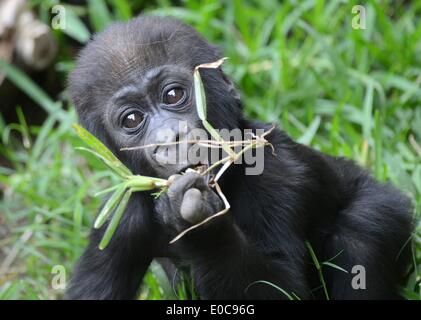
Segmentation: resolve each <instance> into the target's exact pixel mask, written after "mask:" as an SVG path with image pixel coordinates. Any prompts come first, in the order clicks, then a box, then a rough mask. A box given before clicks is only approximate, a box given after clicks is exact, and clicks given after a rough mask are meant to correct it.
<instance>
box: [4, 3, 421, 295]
mask: <svg viewBox="0 0 421 320" xmlns="http://www.w3.org/2000/svg"><path fill="white" fill-rule="evenodd" d="M31 2H32V3H33V5H34V7H35V9H36V10H38V11H39V13H40V16H41V17H42V18H43V19H44V20H45V21H49V19H50V17H49V15H48V12H49V8H50V5H52V4H56V3H58V1H56V0H48V1H39V0H33V1H31ZM88 2H89V5H88V6H86V7H78V6H69V7H68V9H69V10H68V11H67V15H68V17H69V18H68V21H67V24H68V28H67V29H66V31H65V32H64V33H62V32H59V31H57V32H56V35H57V38H58V40H59V42H60V47H61V50H60V59H59V61H58V63H57V65H56V69H57V72H60V73H61V74H62V76H63V84H64V78H65V75H66V73H67V72H68V71H69V70H70V69H71V68H72V66H73V62H72V59H73V57H72V56H71V55H70V54H69V53H68V52H67V51H66V48H67V43H68V41H69V37H70V38H73V39H74V40H76V41H78V42H80V43H81V44H82V43H85V42H86V41H87V39H88V37H89V31H88V30H89V28H87V27H86V26H85V25H84V23H83V22H82V19H81V18H82V17H87V18H88V19H87V21H89V22H90V25H91V30H93V31H100V30H102V29H103V28H104V27H105V26H106V25H107V24H109V23H110V22H111V21H113V20H116V19H120V20H127V19H128V18H130V17H131V16H132V15H133V14H134V12H139V10H143V11H145V12H148V13H150V14H155V15H164V14H165V15H172V16H176V17H178V18H180V19H182V20H184V21H185V22H187V23H189V24H191V25H193V26H194V27H195V28H196V29H198V30H199V31H200V32H201V33H202V34H204V35H205V36H206V37H207V38H208V39H209V40H210V41H212V42H214V43H216V44H218V45H220V47H221V48H222V50H223V52H224V56H228V57H230V60H229V62H228V63H227V64H226V65H224V70H225V71H226V72H227V73H228V74H229V75H230V76H231V77H233V78H234V80H235V81H236V83H237V85H238V88H239V90H240V92H241V95H242V99H243V102H244V110H245V112H246V114H247V115H248V116H250V117H253V118H257V119H260V120H263V121H270V122H276V123H279V124H280V126H281V127H282V128H283V129H284V130H285V131H287V132H288V133H289V134H290V135H291V136H293V137H294V138H295V139H297V140H298V141H300V142H302V143H305V144H308V145H311V146H313V147H314V148H316V149H319V150H321V151H323V152H326V153H328V154H331V155H337V156H346V157H349V158H352V159H354V160H355V161H357V162H358V163H360V164H361V165H363V166H365V167H366V168H368V169H369V170H371V171H372V172H373V175H375V176H376V178H378V179H379V180H382V181H386V180H388V181H391V182H392V183H393V184H395V185H396V186H398V187H399V188H400V189H402V190H403V191H404V192H405V193H406V194H408V195H409V196H410V197H411V199H412V201H413V203H414V205H415V208H416V210H415V212H414V215H416V216H418V217H419V216H420V212H421V147H420V145H421V24H420V23H419V21H421V4H420V3H418V2H415V1H413V2H408V1H387V0H385V1H374V0H371V1H365V4H364V6H365V8H366V12H367V29H366V30H354V29H353V28H351V20H352V18H353V15H352V14H351V8H352V5H354V4H356V3H354V1H325V0H305V1H293V0H290V1H284V2H282V4H281V5H280V4H279V1H275V0H267V1H253V0H246V1H239V0H233V1H228V0H226V1H202V2H198V1H193V0H186V1H183V6H182V7H181V6H171V4H170V1H156V3H153V4H150V5H147V6H146V5H144V4H137V3H138V2H136V4H134V3H135V2H133V3H132V2H131V1H127V0H109V1H106V4H107V5H104V4H105V3H104V1H103V0H95V1H94V0H91V1H88ZM157 8H159V9H157ZM274 8H275V9H274ZM0 70H1V71H3V72H5V73H6V74H7V76H8V78H9V80H10V81H12V82H13V83H14V84H15V85H16V86H17V87H18V88H19V89H20V90H22V92H23V93H25V94H26V95H28V96H29V97H31V98H32V99H33V100H34V101H35V102H36V103H37V105H39V107H40V108H44V109H45V110H46V111H47V112H48V114H49V116H48V118H47V119H46V121H45V122H44V124H43V125H42V126H40V127H37V126H28V125H27V122H28V121H25V119H24V116H23V115H22V114H20V115H19V117H18V118H19V119H20V123H18V124H13V125H10V124H9V125H8V124H6V123H5V122H4V121H3V119H2V117H0V135H1V139H2V140H1V144H0V154H1V155H2V157H4V158H6V159H8V162H9V164H11V165H10V166H2V167H0V188H1V190H2V191H3V196H2V198H1V199H0V223H2V226H1V227H0V248H2V251H1V253H0V298H3V299H5V298H9V299H10V298H20V299H49V298H59V297H61V294H62V292H61V291H60V290H54V289H52V287H51V285H50V284H51V280H52V277H53V276H54V275H53V274H51V268H52V266H53V265H64V266H65V268H66V270H68V274H67V276H69V275H70V273H71V270H72V266H73V264H74V262H75V260H76V259H77V258H78V256H79V255H80V254H81V252H82V250H83V248H84V246H85V245H86V239H87V235H88V230H89V227H90V226H92V224H93V219H94V217H95V214H96V213H97V210H98V207H99V205H100V203H99V202H98V200H97V199H96V198H94V197H93V195H94V194H95V193H96V192H97V191H99V190H101V189H103V188H104V187H106V186H108V185H110V183H115V182H116V181H113V179H114V178H113V177H111V176H109V174H108V173H107V171H106V170H105V169H104V167H103V166H101V164H99V163H98V162H97V161H96V160H95V159H94V158H88V160H85V158H84V157H82V156H81V155H80V154H79V153H78V152H76V151H75V150H74V147H76V146H77V145H78V142H77V138H76V137H75V135H74V133H73V130H71V123H73V122H75V121H77V119H76V116H75V112H74V109H73V108H72V106H69V105H68V101H67V99H66V94H65V92H64V93H63V94H60V95H58V97H59V98H58V99H57V101H53V100H52V99H51V98H49V97H48V96H47V95H46V94H45V93H43V91H42V90H41V89H40V88H38V87H37V85H36V84H35V83H33V82H32V81H31V80H30V79H29V78H28V77H27V76H25V74H23V73H22V72H19V71H18V70H16V68H14V67H13V66H10V65H7V64H5V63H0ZM19 110H20V109H19V108H18V109H17V112H18V113H19V112H20V111H19ZM1 234H2V235H1ZM413 243H414V250H413V264H412V269H411V271H410V276H409V278H408V282H407V283H406V284H405V286H404V287H403V288H402V290H403V292H404V294H405V296H406V297H407V298H410V299H421V288H420V281H421V225H420V224H418V226H417V230H416V233H415V234H414V237H413ZM5 262H7V263H5ZM2 266H3V267H4V268H3V273H2ZM144 282H145V285H144V286H143V289H142V292H141V294H140V297H141V298H145V299H162V298H168V297H174V291H173V290H172V289H171V280H170V281H168V279H166V278H165V276H164V275H163V273H162V270H160V269H159V266H157V265H154V266H153V267H152V268H151V270H150V272H149V273H148V275H147V276H146V278H145V280H144ZM175 292H181V293H178V294H179V295H180V297H181V298H183V297H184V298H185V297H187V295H185V294H184V293H183V291H177V290H175Z"/></svg>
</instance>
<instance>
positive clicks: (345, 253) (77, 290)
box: [67, 17, 413, 299]
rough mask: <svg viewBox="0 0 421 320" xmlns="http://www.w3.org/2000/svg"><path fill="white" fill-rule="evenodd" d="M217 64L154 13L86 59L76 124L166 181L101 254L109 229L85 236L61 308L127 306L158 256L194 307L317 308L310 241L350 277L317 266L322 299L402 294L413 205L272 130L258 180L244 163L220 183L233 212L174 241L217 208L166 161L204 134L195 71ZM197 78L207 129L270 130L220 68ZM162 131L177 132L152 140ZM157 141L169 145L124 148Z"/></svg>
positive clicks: (201, 44) (115, 32)
mask: <svg viewBox="0 0 421 320" xmlns="http://www.w3.org/2000/svg"><path fill="white" fill-rule="evenodd" d="M219 58H221V55H220V53H219V51H218V50H217V49H216V48H215V47H214V46H212V45H210V44H209V43H207V42H206V41H205V40H204V39H203V38H202V37H201V36H200V35H199V34H198V33H197V32H196V31H194V30H193V29H192V28H191V27H189V26H187V25H185V24H183V23H181V22H180V21H177V20H175V19H171V18H163V17H139V18H137V19H134V20H132V21H130V22H128V23H116V24H114V25H112V26H110V27H109V28H108V29H107V30H106V31H104V32H103V33H101V34H99V35H97V36H95V38H94V39H93V40H92V41H91V42H90V43H89V44H88V45H87V47H86V48H85V49H83V51H82V53H81V55H80V57H79V59H78V62H77V67H76V69H75V71H74V72H73V73H72V74H71V76H70V81H69V91H70V94H71V97H72V100H73V102H74V104H75V106H76V109H77V112H78V114H79V117H80V121H81V123H82V124H83V125H84V126H85V127H86V128H87V129H88V130H89V131H90V132H92V133H93V134H95V135H96V136H97V137H98V138H99V139H101V141H103V142H104V143H105V144H106V145H107V146H108V147H109V148H110V149H111V150H112V151H113V152H114V154H116V156H117V157H118V158H119V159H121V160H122V161H123V162H124V163H125V164H126V165H127V166H128V167H129V168H130V169H131V170H132V172H134V173H136V174H142V175H148V176H156V177H163V178H170V180H172V184H171V186H170V188H169V190H168V191H167V192H165V193H163V194H162V195H161V196H160V197H159V198H158V199H154V197H153V196H152V195H151V194H150V193H148V192H136V193H134V194H133V195H132V197H131V199H130V201H129V204H128V206H127V209H126V212H125V213H124V215H123V218H122V220H121V222H120V224H119V226H118V228H117V230H116V233H115V235H114V236H113V238H112V240H111V242H110V244H109V246H108V247H107V248H106V249H105V250H103V251H101V250H99V249H98V243H99V241H100V240H101V238H102V235H103V233H104V229H105V228H106V226H104V227H102V228H101V229H99V230H92V233H91V237H90V243H89V246H88V248H87V249H86V251H85V252H84V254H83V255H82V257H81V258H80V261H79V263H78V265H77V268H76V270H75V272H74V275H73V278H72V281H71V286H70V288H69V290H68V292H67V296H68V298H70V299H130V298H134V297H136V293H137V291H138V288H139V285H140V283H141V281H142V278H143V276H144V274H145V272H146V270H147V268H148V266H149V264H150V262H151V261H152V259H154V258H158V257H159V258H165V259H167V260H168V261H172V262H173V263H175V265H176V266H177V267H182V268H185V269H188V270H189V271H190V274H191V277H192V278H193V282H194V285H195V290H196V292H197V294H198V295H199V297H200V298H202V299H244V298H246V299H250V298H251V299H285V298H287V295H285V294H284V293H283V292H281V291H280V290H276V289H275V287H274V286H271V285H268V284H267V283H268V282H270V283H272V284H274V285H275V286H278V287H280V288H282V289H283V290H284V292H286V293H287V294H288V295H292V296H294V295H295V296H298V297H300V298H301V299H313V298H316V299H323V298H325V293H324V290H323V289H321V286H320V279H319V276H318V272H317V270H316V268H315V266H314V264H313V260H312V258H311V255H310V253H309V244H310V245H311V248H312V249H313V250H314V252H315V254H316V256H317V258H318V260H319V261H326V260H329V259H332V258H333V257H335V258H334V260H333V261H332V262H333V263H335V264H336V265H339V266H340V267H342V268H344V269H345V270H347V271H348V273H345V272H342V271H340V270H337V269H334V268H330V267H329V266H325V268H324V269H323V276H324V279H325V280H326V287H327V292H328V294H329V296H330V298H332V299H392V298H399V295H398V290H399V284H400V281H401V280H402V277H403V276H404V275H405V272H406V271H407V267H408V260H409V259H408V257H409V252H410V248H409V246H408V245H406V244H407V243H408V239H409V238H410V235H411V232H412V228H413V224H412V219H411V207H410V203H409V201H408V199H407V198H406V197H404V196H403V195H401V194H400V193H399V192H398V191H397V190H396V189H395V188H393V187H392V186H390V185H389V184H382V183H378V182H376V181H374V179H373V178H372V177H370V175H369V174H368V173H366V172H365V171H364V170H363V169H361V168H359V167H358V166H356V165H355V164H354V163H352V162H351V161H348V160H345V159H343V158H334V157H331V156H327V155H324V154H321V153H319V152H317V151H315V150H313V149H311V148H308V147H306V146H303V145H300V144H298V143H295V142H294V141H292V140H291V139H290V138H289V137H288V136H287V135H286V134H285V133H284V132H282V131H280V130H273V131H272V132H271V133H270V134H269V135H268V136H267V137H266V138H267V139H268V141H270V143H271V144H272V146H273V150H272V148H269V147H266V148H264V149H261V150H262V151H263V152H264V158H263V160H262V161H263V168H264V170H263V172H262V173H261V174H260V175H246V174H245V169H246V167H247V165H246V164H235V165H233V166H231V167H230V168H229V169H228V170H227V171H226V172H225V173H224V174H223V175H222V178H221V179H220V181H219V184H220V187H221V189H222V190H223V193H224V194H225V196H226V198H227V199H228V202H229V203H230V205H231V208H230V210H229V212H228V213H227V214H226V215H223V216H221V217H217V218H215V219H213V220H212V221H210V222H209V223H206V224H204V225H203V226H201V227H199V228H197V229H195V230H192V231H191V232H190V233H188V234H186V235H185V236H184V237H182V238H181V239H180V240H178V241H176V242H175V243H173V244H169V241H170V240H171V239H173V237H175V236H176V235H177V234H179V233H180V232H181V231H183V230H185V229H186V228H188V227H190V226H192V225H194V224H196V223H198V222H201V221H203V220H204V219H205V218H207V217H209V216H211V215H212V214H214V213H216V212H218V211H220V210H221V209H222V208H224V205H223V202H222V200H221V199H220V198H219V196H218V195H217V194H216V193H215V192H214V190H213V189H212V188H210V187H209V183H208V181H207V180H206V178H205V177H202V176H201V175H199V174H197V173H192V172H187V173H184V174H180V173H183V172H185V171H186V169H187V168H189V167H192V165H193V164H192V163H191V162H189V161H187V162H183V161H179V162H175V163H173V162H171V161H166V160H169V159H170V158H172V157H173V156H174V154H175V153H177V150H179V148H180V147H181V146H180V145H179V144H177V142H180V141H182V140H183V138H182V133H183V132H190V131H191V130H192V129H195V128H202V125H201V122H200V119H199V117H198V115H197V112H196V108H195V99H194V94H193V70H194V67H195V66H197V65H199V64H202V63H207V62H213V61H216V60H217V59H219ZM201 76H202V79H203V83H204V88H205V92H206V99H207V108H208V110H207V117H208V120H209V122H210V123H211V124H212V126H213V127H214V128H217V129H228V130H232V129H239V130H241V132H244V130H246V129H251V130H252V131H253V132H256V131H257V130H258V129H260V130H264V131H267V130H269V129H270V127H271V126H269V125H267V124H262V123H260V122H257V121H250V120H247V119H245V118H244V117H243V115H242V107H241V101H240V99H239V95H238V93H237V91H236V90H235V88H234V86H233V84H232V82H231V81H230V79H229V78H228V77H227V76H226V75H225V74H224V73H223V72H222V70H221V69H220V68H218V69H214V70H202V71H201ZM180 122H183V123H184V124H185V125H183V126H180ZM164 128H168V129H171V132H173V134H172V135H166V136H160V135H159V132H160V131H161V129H164ZM185 129H186V131H185ZM157 143H169V144H170V145H171V146H169V147H168V148H165V149H163V148H160V147H154V148H143V149H136V150H131V151H127V150H126V151H122V150H121V149H122V148H123V147H137V146H142V145H150V144H152V145H156V144H157ZM188 148H193V145H189V147H188ZM273 151H274V152H273ZM206 160H209V159H203V163H206ZM355 268H356V269H355ZM353 270H358V272H359V274H353V273H351V271H353ZM356 276H358V277H359V278H358V279H359V280H358V281H357V282H358V283H357V285H356V284H355V281H353V280H355V279H354V277H356ZM262 280H264V281H262Z"/></svg>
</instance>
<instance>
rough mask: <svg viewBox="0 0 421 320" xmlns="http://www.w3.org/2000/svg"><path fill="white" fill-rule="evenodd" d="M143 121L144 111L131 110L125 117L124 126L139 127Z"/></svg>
mask: <svg viewBox="0 0 421 320" xmlns="http://www.w3.org/2000/svg"><path fill="white" fill-rule="evenodd" d="M142 121H143V115H142V113H140V112H138V111H134V112H130V113H129V114H127V115H126V116H125V117H124V119H123V123H122V125H123V127H124V128H126V129H134V128H137V127H138V126H139V125H140V124H141V123H142Z"/></svg>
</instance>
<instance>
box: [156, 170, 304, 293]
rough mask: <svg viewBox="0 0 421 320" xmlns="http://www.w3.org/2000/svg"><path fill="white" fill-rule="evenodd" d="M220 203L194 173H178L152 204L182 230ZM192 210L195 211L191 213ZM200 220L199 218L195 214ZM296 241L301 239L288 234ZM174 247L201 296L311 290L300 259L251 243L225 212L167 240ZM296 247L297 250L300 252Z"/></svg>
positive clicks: (167, 221)
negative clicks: (189, 269) (188, 267)
mask: <svg viewBox="0 0 421 320" xmlns="http://www.w3.org/2000/svg"><path fill="white" fill-rule="evenodd" d="M221 208H222V203H221V200H220V199H219V197H218V196H217V195H216V194H215V193H214V192H213V191H212V190H211V189H210V188H209V187H208V186H207V185H206V183H205V181H204V179H203V177H201V176H200V175H198V174H196V173H186V174H184V175H182V176H176V177H175V179H174V181H173V183H172V185H171V186H170V188H169V190H168V192H167V193H166V194H164V195H162V196H161V197H160V199H159V200H158V202H157V206H156V210H157V213H158V216H159V217H161V219H162V223H163V224H165V225H166V226H167V228H168V229H171V228H172V229H173V230H174V233H173V234H177V233H178V232H180V231H182V230H183V229H185V228H187V227H188V226H189V225H191V224H193V223H194V222H193V221H190V222H187V221H186V217H190V220H194V217H192V216H193V215H195V216H196V217H199V218H200V219H201V220H203V218H205V217H207V216H209V215H211V214H214V213H216V212H217V211H219V210H220V209H221ZM193 212H194V213H193ZM199 221H200V220H199ZM291 243H296V244H297V246H300V244H303V241H299V240H298V239H297V240H294V239H290V245H289V246H290V247H291ZM170 250H171V251H172V253H173V254H174V255H175V256H177V257H178V258H181V259H182V260H183V261H187V262H188V264H189V265H190V267H191V270H192V274H193V278H194V283H195V287H196V290H197V291H198V294H199V296H200V297H201V298H202V299H244V298H251V299H285V298H287V295H286V294H285V293H283V292H281V290H278V289H275V288H274V287H273V286H271V285H270V284H267V283H266V284H265V283H262V282H260V283H256V281H259V280H263V281H266V282H271V283H273V284H275V285H276V286H279V287H280V288H281V289H283V290H285V292H286V293H288V294H289V295H293V294H296V295H297V296H299V297H300V298H304V299H305V298H308V297H309V290H308V287H307V285H306V280H305V278H304V276H303V275H304V274H305V272H304V270H303V269H304V267H303V264H302V263H300V262H299V261H302V260H300V259H285V257H284V256H283V254H282V250H281V251H279V248H275V247H273V248H271V247H269V246H267V247H266V248H265V249H264V246H263V247H262V246H258V245H257V244H254V243H252V241H250V240H249V239H248V238H247V237H246V236H245V234H244V233H243V231H242V230H240V228H239V227H238V226H237V225H236V224H235V222H234V221H233V219H232V215H231V214H230V213H228V214H227V215H225V216H223V217H219V218H216V219H215V220H213V221H211V222H209V223H208V224H206V225H205V226H203V227H201V228H199V229H196V230H194V231H192V232H190V233H188V234H186V235H185V236H184V237H183V238H181V239H180V240H178V241H177V242H175V243H174V244H172V245H171V246H170ZM303 250H304V249H303V248H299V247H297V248H296V252H297V253H298V252H303Z"/></svg>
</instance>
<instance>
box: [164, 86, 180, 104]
mask: <svg viewBox="0 0 421 320" xmlns="http://www.w3.org/2000/svg"><path fill="white" fill-rule="evenodd" d="M183 96H184V91H183V90H182V89H179V88H175V89H171V90H169V91H168V92H167V93H166V95H165V101H164V102H165V103H166V104H174V103H177V102H178V101H180V100H181V98H183Z"/></svg>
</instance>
